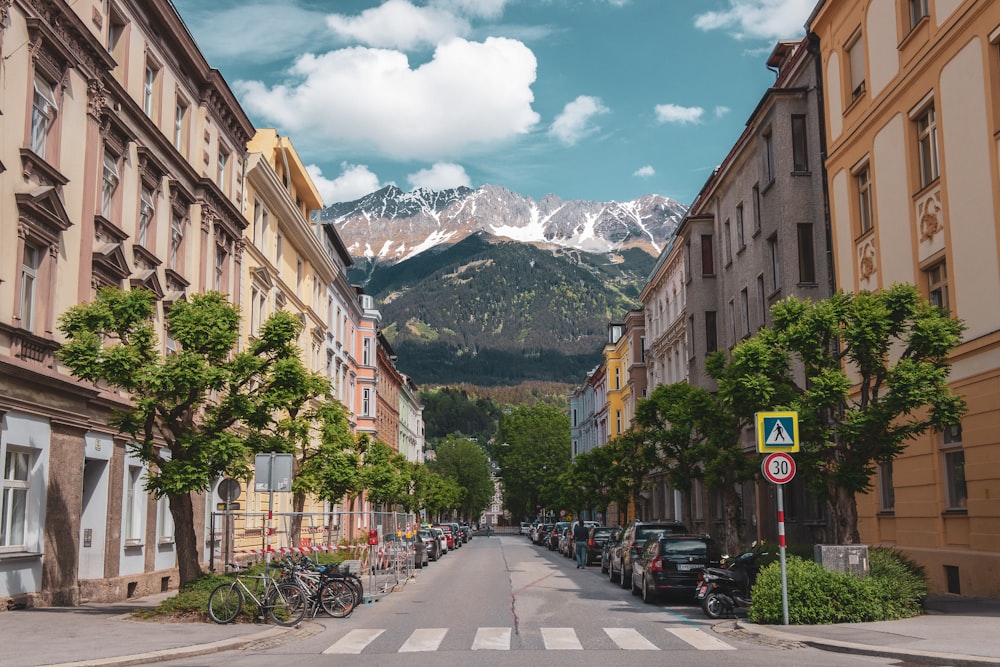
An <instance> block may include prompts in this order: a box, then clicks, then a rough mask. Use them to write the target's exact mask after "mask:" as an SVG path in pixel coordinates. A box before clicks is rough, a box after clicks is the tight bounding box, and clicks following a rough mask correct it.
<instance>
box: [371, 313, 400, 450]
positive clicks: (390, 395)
mask: <svg viewBox="0 0 1000 667" xmlns="http://www.w3.org/2000/svg"><path fill="white" fill-rule="evenodd" d="M375 338H376V341H377V343H378V344H377V345H376V350H375V400H376V408H375V437H376V438H378V439H379V440H381V441H382V442H384V443H385V444H387V445H389V448H390V449H392V450H393V451H394V452H399V426H400V424H399V394H400V390H401V389H402V387H403V376H402V375H401V374H400V372H399V371H398V370H396V353H395V352H393V351H392V346H391V345H389V341H388V340H387V339H386V337H385V336H384V335H383V334H382V332H381V331H379V332H378V335H377V336H376V337H375Z"/></svg>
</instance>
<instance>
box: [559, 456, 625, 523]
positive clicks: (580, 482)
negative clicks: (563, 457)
mask: <svg viewBox="0 0 1000 667" xmlns="http://www.w3.org/2000/svg"><path fill="white" fill-rule="evenodd" d="M613 461H614V452H612V451H611V450H609V449H608V448H607V447H595V448H594V449H592V450H590V451H589V452H584V453H583V454H577V456H576V458H575V459H573V464H572V467H571V468H570V475H571V483H572V484H573V485H574V486H575V487H576V488H578V489H580V499H579V501H578V503H579V506H578V509H581V510H582V509H588V508H593V509H595V510H597V511H598V512H600V513H601V514H602V515H605V516H606V515H607V513H608V505H609V504H610V503H611V497H612V495H613V494H612V492H613V490H612V488H611V483H612V480H610V479H609V476H608V471H609V470H610V469H611V466H612V465H613Z"/></svg>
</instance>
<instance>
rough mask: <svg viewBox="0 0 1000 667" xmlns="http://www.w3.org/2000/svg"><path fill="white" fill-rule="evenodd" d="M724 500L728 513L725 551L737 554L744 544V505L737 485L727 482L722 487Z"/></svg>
mask: <svg viewBox="0 0 1000 667" xmlns="http://www.w3.org/2000/svg"><path fill="white" fill-rule="evenodd" d="M722 502H723V505H724V506H725V513H726V536H725V540H724V542H723V552H724V553H727V554H729V555H731V556H735V555H736V554H738V553H739V552H740V549H741V548H742V546H743V544H742V543H743V525H742V523H743V522H742V521H741V520H740V517H741V515H742V514H743V512H742V507H743V502H742V499H741V498H740V496H739V494H738V493H736V486H735V485H732V484H727V485H726V487H725V488H723V489H722Z"/></svg>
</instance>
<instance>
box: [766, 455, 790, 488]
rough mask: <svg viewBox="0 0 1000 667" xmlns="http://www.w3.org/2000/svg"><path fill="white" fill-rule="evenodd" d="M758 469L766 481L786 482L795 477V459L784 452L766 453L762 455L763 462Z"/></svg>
mask: <svg viewBox="0 0 1000 667" xmlns="http://www.w3.org/2000/svg"><path fill="white" fill-rule="evenodd" d="M760 471H761V472H762V473H764V477H766V478H767V479H768V481H770V482H773V483H775V484H787V483H788V482H790V481H792V478H793V477H795V461H794V460H793V459H792V457H791V456H789V455H788V454H785V453H784V452H776V453H774V454H768V455H767V456H766V457H764V463H763V464H761V466H760Z"/></svg>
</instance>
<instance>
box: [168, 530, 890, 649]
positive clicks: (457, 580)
mask: <svg viewBox="0 0 1000 667" xmlns="http://www.w3.org/2000/svg"><path fill="white" fill-rule="evenodd" d="M715 624H716V622H715V621H711V620H709V619H708V618H706V617H705V616H704V615H703V614H702V612H701V609H700V608H699V607H697V606H696V605H694V604H693V603H684V602H677V601H661V602H658V603H657V604H645V603H643V602H642V600H641V599H640V598H638V597H636V596H633V595H631V594H630V593H629V591H627V590H623V589H621V588H619V587H618V585H617V584H611V583H609V581H608V578H607V576H606V575H602V574H601V573H600V568H599V567H597V566H593V567H589V568H587V569H585V570H579V569H576V565H575V561H573V560H572V559H568V558H565V557H564V556H562V555H560V554H557V553H555V552H551V551H548V550H546V549H545V548H544V547H536V546H533V545H531V544H530V543H529V542H528V541H527V539H526V538H524V537H519V536H503V537H497V536H494V537H490V538H487V537H476V538H475V539H473V540H472V541H471V542H470V543H469V544H467V545H465V546H464V547H462V548H461V549H459V550H456V551H454V552H451V553H449V554H448V555H446V556H445V557H444V558H442V559H441V560H440V561H439V562H437V563H431V565H430V567H429V568H426V569H424V570H422V571H418V572H417V575H416V577H415V578H414V579H411V580H410V581H409V582H408V583H407V584H406V586H405V587H404V588H403V589H402V590H397V591H395V592H393V593H391V594H390V595H387V596H385V597H383V598H382V599H381V600H380V601H378V602H376V603H373V604H370V605H363V606H362V607H360V608H359V609H357V610H356V611H355V612H354V614H352V615H351V616H350V617H349V618H347V619H333V618H326V617H318V618H316V619H315V620H313V621H310V622H307V623H304V624H303V625H302V627H301V628H300V629H299V630H298V631H296V632H294V633H291V634H289V635H287V636H285V637H283V638H282V639H281V640H280V641H279V642H277V643H275V644H274V645H266V644H262V645H255V646H252V647H250V648H248V649H244V650H241V651H238V652H236V651H231V652H224V653H218V654H212V655H204V656H199V657H195V658H190V659H186V660H177V661H172V662H166V663H161V664H165V665H177V666H181V665H183V666H185V667H195V666H197V667H209V666H216V665H218V666H223V665H225V666H227V667H231V666H232V665H235V664H238V665H240V667H257V666H260V667H264V666H265V665H266V666H267V667H273V666H274V665H283V664H296V665H347V664H349V665H351V666H352V667H369V666H370V667H385V666H387V665H394V664H399V665H404V664H405V665H406V666H407V667H441V665H445V664H447V665H449V666H455V665H476V666H477V667H493V666H497V667H499V666H505V665H517V666H518V667H521V666H523V665H545V666H548V665H552V666H559V665H574V666H575V667H580V666H585V667H586V666H591V665H592V666H594V667H598V666H600V667H607V666H608V665H615V666H617V665H626V664H627V665H629V667H639V666H643V665H657V666H661V665H663V664H671V665H706V666H708V665H712V666H717V665H724V664H727V663H733V664H739V665H740V666H741V667H742V666H745V665H762V666H764V665H766V666H768V667H774V666H783V665H788V666H792V665H795V666H796V667H798V666H800V665H803V664H808V665H822V666H825V667H826V666H828V667H839V666H840V665H898V664H899V663H898V662H897V661H893V660H888V659H882V658H869V657H862V656H857V655H841V654H837V653H830V652H825V651H820V650H817V649H813V648H809V647H805V646H803V645H799V644H790V643H781V642H773V641H772V642H770V643H768V642H765V641H762V640H761V639H759V638H754V637H752V636H748V635H742V634H740V633H727V634H720V633H719V632H717V631H716V630H714V629H713V625H715ZM667 652H669V653H667Z"/></svg>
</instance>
